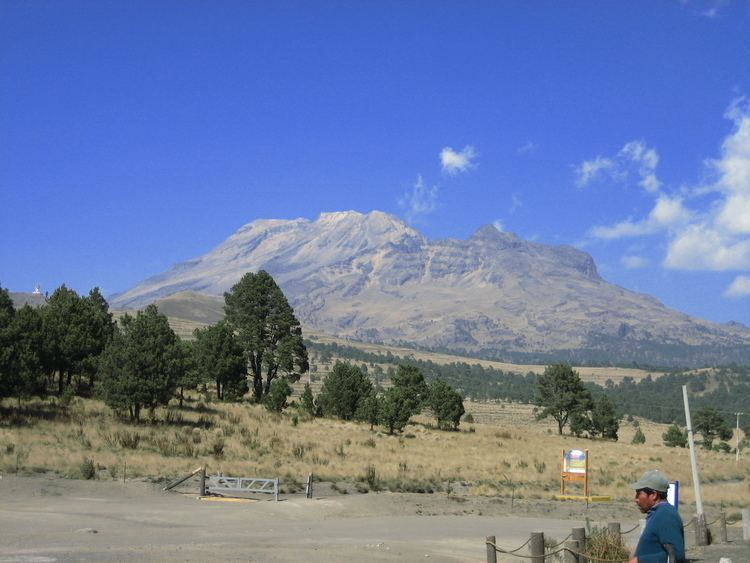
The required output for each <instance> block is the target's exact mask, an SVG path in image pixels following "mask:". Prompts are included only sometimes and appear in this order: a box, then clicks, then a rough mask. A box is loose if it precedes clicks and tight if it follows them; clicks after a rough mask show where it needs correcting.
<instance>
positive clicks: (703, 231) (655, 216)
mask: <svg viewBox="0 0 750 563" xmlns="http://www.w3.org/2000/svg"><path fill="white" fill-rule="evenodd" d="M724 117H725V118H726V119H728V120H730V121H731V123H732V129H731V131H730V132H729V134H728V135H727V136H726V137H725V138H724V140H723V142H722V143H721V147H720V150H719V155H718V156H717V157H716V158H713V159H709V160H707V161H706V173H707V176H708V178H709V179H708V181H705V182H703V183H701V184H699V185H695V186H693V187H685V186H686V185H688V186H689V184H687V183H686V184H683V185H680V186H677V187H672V186H665V185H664V183H663V182H662V181H661V180H660V179H659V178H658V176H657V168H658V165H659V154H658V152H657V151H656V149H655V148H653V147H649V146H648V145H646V144H645V143H644V142H643V141H631V142H628V143H626V144H625V145H624V146H623V147H622V149H620V151H618V153H617V154H615V155H613V156H596V157H594V158H592V159H590V160H585V161H583V162H582V163H580V164H579V165H577V166H576V167H574V174H575V183H576V185H577V186H579V187H580V188H588V187H590V186H593V185H594V184H605V185H608V186H610V187H616V186H618V185H622V184H626V183H629V182H631V181H633V180H634V179H635V181H636V182H637V185H638V186H639V187H640V188H642V189H643V191H644V192H643V193H645V194H647V195H648V196H649V197H652V198H653V204H652V207H651V209H650V211H649V212H648V214H647V215H646V216H645V217H640V218H639V217H637V216H635V217H634V216H630V217H627V218H625V219H622V220H621V221H618V222H616V223H614V224H610V225H596V226H594V227H591V228H590V229H589V235H590V236H591V237H592V238H593V239H598V240H605V241H606V240H609V241H614V240H617V239H621V238H626V237H644V236H653V235H661V236H663V237H665V240H664V248H665V253H664V255H663V259H662V261H661V264H662V266H664V267H666V268H669V269H674V270H685V271H731V270H738V271H747V270H750V103H749V102H748V100H747V99H746V98H744V97H743V98H738V99H736V100H734V101H733V102H732V103H731V104H730V106H729V108H728V109H727V111H726V112H725V115H724ZM621 262H622V264H623V265H625V266H626V267H629V266H628V264H630V266H632V264H633V263H632V261H629V260H626V259H623V260H622V261H621ZM745 280H746V278H745V277H744V276H739V277H738V278H736V279H735V281H734V282H733V283H732V285H731V286H730V287H728V288H727V290H726V291H725V293H724V296H727V297H740V296H745V295H750V292H746V291H745V283H746V281H745Z"/></svg>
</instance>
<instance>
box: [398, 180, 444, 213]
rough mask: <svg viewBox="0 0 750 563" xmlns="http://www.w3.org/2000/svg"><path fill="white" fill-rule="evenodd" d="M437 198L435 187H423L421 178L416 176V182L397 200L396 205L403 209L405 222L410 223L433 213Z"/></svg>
mask: <svg viewBox="0 0 750 563" xmlns="http://www.w3.org/2000/svg"><path fill="white" fill-rule="evenodd" d="M437 196H438V188H437V186H431V187H428V186H425V184H424V180H422V176H417V181H416V182H415V183H414V185H413V186H412V187H411V189H410V190H409V191H407V192H406V193H405V194H404V195H403V197H401V198H399V200H398V204H399V206H400V207H401V209H403V211H404V217H405V218H406V220H407V221H409V222H411V221H413V220H414V219H416V218H418V217H421V216H423V215H427V214H429V213H432V212H433V211H435V209H436V208H437Z"/></svg>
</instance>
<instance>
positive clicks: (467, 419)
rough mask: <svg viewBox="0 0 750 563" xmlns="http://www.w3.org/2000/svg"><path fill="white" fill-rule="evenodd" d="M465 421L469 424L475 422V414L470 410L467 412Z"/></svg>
mask: <svg viewBox="0 0 750 563" xmlns="http://www.w3.org/2000/svg"><path fill="white" fill-rule="evenodd" d="M464 422H466V423H467V424H474V416H473V415H472V414H471V413H470V412H467V413H466V414H465V415H464Z"/></svg>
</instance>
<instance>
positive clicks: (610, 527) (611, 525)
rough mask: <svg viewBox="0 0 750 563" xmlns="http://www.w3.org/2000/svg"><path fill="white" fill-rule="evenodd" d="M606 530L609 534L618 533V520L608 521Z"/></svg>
mask: <svg viewBox="0 0 750 563" xmlns="http://www.w3.org/2000/svg"><path fill="white" fill-rule="evenodd" d="M607 531H608V532H609V534H610V535H611V536H615V535H617V536H619V535H620V523H619V522H608V523H607Z"/></svg>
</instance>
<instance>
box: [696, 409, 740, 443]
mask: <svg viewBox="0 0 750 563" xmlns="http://www.w3.org/2000/svg"><path fill="white" fill-rule="evenodd" d="M693 428H694V429H695V431H696V432H700V434H701V435H702V436H703V447H704V448H706V449H708V450H710V449H711V447H712V445H713V441H714V440H715V439H716V438H719V439H720V440H729V439H730V438H731V437H732V428H731V427H730V426H729V424H728V423H727V421H726V420H725V419H724V417H723V416H722V415H721V413H719V412H718V411H717V410H716V409H715V408H713V407H703V408H700V409H698V411H697V412H696V413H695V416H694V417H693Z"/></svg>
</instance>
